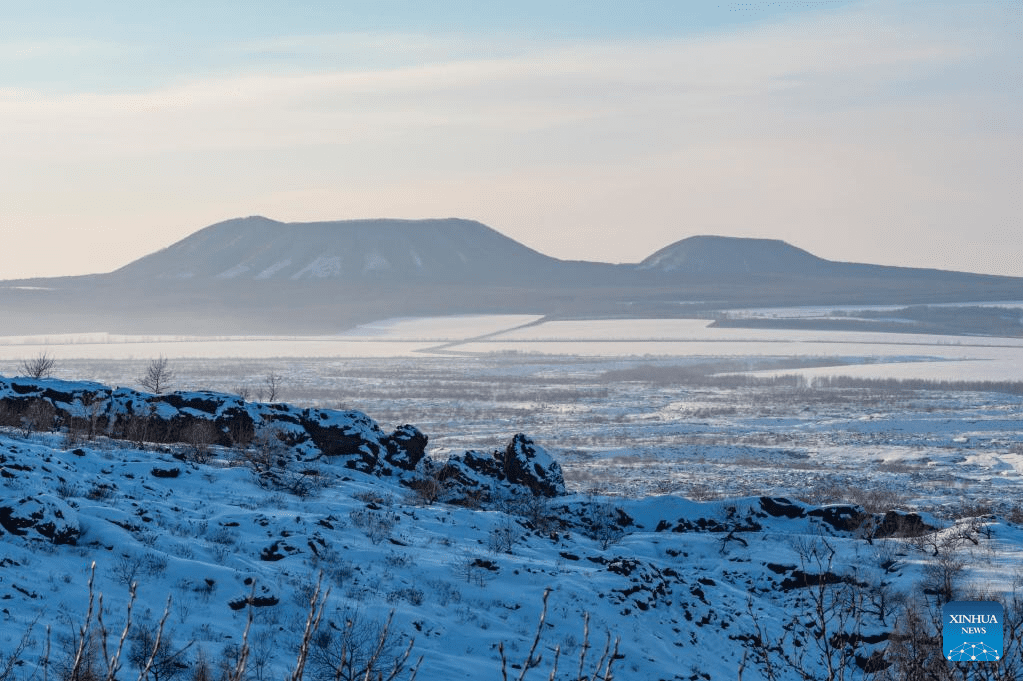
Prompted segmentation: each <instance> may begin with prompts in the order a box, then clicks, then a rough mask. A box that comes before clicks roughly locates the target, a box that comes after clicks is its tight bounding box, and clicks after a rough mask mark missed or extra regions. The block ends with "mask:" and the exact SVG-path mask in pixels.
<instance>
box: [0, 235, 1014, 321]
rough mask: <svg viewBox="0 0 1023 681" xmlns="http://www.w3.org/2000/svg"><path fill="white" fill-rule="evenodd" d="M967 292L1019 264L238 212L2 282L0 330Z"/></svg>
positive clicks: (586, 311) (709, 305)
mask: <svg viewBox="0 0 1023 681" xmlns="http://www.w3.org/2000/svg"><path fill="white" fill-rule="evenodd" d="M976 300H1023V278H1013V277H1003V276H995V275H983V274H972V273H963V272H950V271H944V270H929V269H915V268H900V267H890V266H882V265H869V264H859V263H843V262H835V261H831V260H826V259H823V258H820V257H818V256H816V255H813V254H812V253H809V252H807V251H805V250H803V249H800V248H798V247H796V246H792V245H791V244H788V243H786V242H784V241H780V240H776V239H749V238H743V237H722V236H714V235H700V236H692V237H688V238H685V239H682V240H679V241H676V242H674V243H672V244H669V245H668V246H666V247H664V248H662V249H660V250H658V251H656V252H655V253H653V254H651V255H650V256H649V257H647V258H645V259H644V260H643V261H641V262H639V263H626V264H611V263H604V262H589V261H581V260H562V259H558V258H554V257H551V256H548V255H545V254H543V253H541V252H539V251H536V250H534V249H532V248H530V247H528V246H526V245H524V244H522V243H520V242H518V241H516V240H514V239H511V238H510V237H508V236H505V235H503V234H501V233H500V232H498V231H497V230H494V229H493V228H491V227H488V226H487V225H484V224H483V223H481V222H477V221H474V220H466V219H462V218H436V219H427V220H399V219H384V218H381V219H367V220H342V221H321V222H306V223H302V222H293V223H284V222H279V221H277V220H272V219H270V218H266V217H262V216H250V217H246V218H235V219H232V220H227V221H224V222H220V223H216V224H214V225H210V226H208V227H205V228H203V229H201V230H199V231H197V232H195V233H193V234H191V235H189V236H187V237H185V238H184V239H181V240H179V241H178V242H176V243H174V244H171V245H170V246H167V247H166V248H163V249H160V250H159V251H155V252H154V253H151V254H149V255H146V256H144V257H142V258H139V259H137V260H135V261H133V262H131V263H128V264H127V265H125V266H123V267H121V268H119V269H117V270H115V271H113V272H110V273H106V274H94V275H85V276H80V277H60V278H48V279H42V278H40V279H29V280H24V279H23V280H15V281H6V282H0V315H3V317H4V319H5V321H7V322H8V324H7V326H8V329H10V330H9V331H8V333H52V332H63V331H95V330H97V329H100V330H107V331H112V332H123V333H139V332H144V333H154V332H156V333H177V332H189V333H199V334H207V333H243V334H244V333H267V332H279V333H333V332H337V331H340V330H343V329H345V328H350V327H352V326H355V325H358V324H362V323H366V322H369V321H373V320H376V319H383V318H387V317H400V316H437V315H447V314H505V313H511V314H538V313H542V314H544V315H547V316H552V317H574V318H579V317H583V318H585V317H643V316H646V317H650V316H653V317H678V316H680V315H685V314H692V313H693V312H694V311H698V310H700V309H705V310H713V309H727V308H730V307H750V306H782V305H790V306H791V305H820V304H835V305H841V304H861V303H862V304H926V303H934V302H964V301H976ZM680 303H684V305H683V306H682V307H680Z"/></svg>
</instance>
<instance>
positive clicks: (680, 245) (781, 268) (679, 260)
mask: <svg viewBox="0 0 1023 681" xmlns="http://www.w3.org/2000/svg"><path fill="white" fill-rule="evenodd" d="M828 264H830V263H829V261H827V260H824V259H822V258H818V257H817V256H815V255H813V254H811V253H808V252H806V251H804V250H803V249H801V248H796V247H795V246H792V245H789V244H787V243H785V242H784V241H780V240H778V239H742V238H737V237H728V236H692V237H689V238H688V239H682V240H681V241H676V242H675V243H673V244H671V245H670V246H665V247H664V248H662V249H661V250H659V251H657V252H656V253H654V254H653V255H651V256H649V257H647V258H646V259H644V260H643V261H642V262H641V263H639V264H638V265H637V266H636V267H637V269H639V270H647V271H656V272H663V273H665V274H681V275H687V274H699V275H720V274H726V273H727V274H734V273H743V274H780V273H788V274H791V273H800V274H810V273H818V272H821V271H823V269H824V268H825V267H826V266H827V265H828Z"/></svg>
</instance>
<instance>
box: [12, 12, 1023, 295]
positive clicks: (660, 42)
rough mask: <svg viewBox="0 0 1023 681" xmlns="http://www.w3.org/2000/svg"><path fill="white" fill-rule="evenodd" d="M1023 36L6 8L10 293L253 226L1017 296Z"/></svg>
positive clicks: (789, 15)
mask: <svg viewBox="0 0 1023 681" xmlns="http://www.w3.org/2000/svg"><path fill="white" fill-rule="evenodd" d="M803 5H808V6H806V7H804V6H803ZM1020 27H1021V15H1020V12H1019V11H1018V8H1013V7H1012V6H1010V5H1009V4H1006V3H1001V2H994V1H978V2H972V3H969V4H963V3H956V2H951V0H905V1H903V2H899V3H884V2H879V1H877V0H839V1H835V2H828V3H812V4H810V3H760V4H754V3H722V4H714V5H710V4H702V3H701V4H694V3H677V2H671V1H669V0H649V1H647V2H643V3H639V4H638V5H635V6H632V7H630V8H629V10H628V11H626V10H625V9H624V8H622V7H621V6H620V5H618V4H615V3H610V2H604V1H601V2H596V3H576V2H569V3H559V4H558V5H557V6H556V7H550V6H548V5H547V4H544V3H538V2H526V3H519V4H517V5H516V6H515V7H508V6H505V5H503V4H482V5H480V4H476V3H466V2H463V1H460V0H445V1H444V2H439V3H434V4H431V6H430V7H429V8H426V7H414V8H408V7H404V8H400V9H399V8H397V7H395V6H392V5H390V4H388V3H371V2H359V3H346V5H345V6H344V7H336V6H334V4H333V3H310V4H308V5H306V6H303V8H302V11H301V13H298V12H296V11H295V10H294V9H293V8H291V7H289V6H288V5H286V4H285V3H281V2H277V1H276V0H274V1H263V2H259V3H256V4H244V5H243V4H241V3H235V2H225V3H218V5H217V6H216V7H208V6H206V5H205V4H203V3H194V2H186V3H178V4H175V5H174V6H173V7H165V6H160V7H130V8H129V7H126V6H123V5H120V4H117V3H101V4H100V5H99V6H89V7H85V6H78V5H76V4H74V3H67V2H60V3H48V4H47V5H45V6H33V7H19V8H11V9H9V10H8V12H7V13H6V15H5V16H4V17H3V18H2V19H0V30H2V32H3V34H4V35H5V41H4V44H3V45H0V55H3V59H2V60H0V125H2V126H3V127H4V129H5V137H6V143H5V153H4V156H3V159H2V160H0V177H2V178H3V181H4V184H5V201H4V202H3V204H2V205H0V225H3V228H2V245H3V247H4V249H5V251H6V252H7V253H9V254H11V256H12V257H10V258H9V259H8V262H7V263H5V265H4V267H3V268H2V269H0V279H21V278H31V277H47V276H62V275H74V274H86V273H101V272H109V271H112V270H115V269H117V268H119V267H121V266H123V265H125V264H127V263H129V262H131V261H133V260H136V259H137V258H140V257H142V256H144V255H147V254H148V253H151V252H154V251H157V250H159V249H161V248H164V247H166V246H169V245H170V244H172V243H174V242H176V241H179V240H180V239H182V238H184V237H186V236H188V235H189V234H191V233H193V232H195V231H198V230H199V229H201V228H203V227H206V226H208V225H211V224H214V223H217V222H220V221H223V220H226V219H231V218H236V217H242V216H247V215H257V214H258V215H265V216H267V217H269V218H272V219H275V220H279V221H282V222H307V221H320V220H345V219H357V218H385V217H391V218H405V219H408V218H431V217H460V218H466V219H473V220H478V221H480V222H482V223H484V224H486V225H488V226H490V227H492V228H494V229H495V230H497V231H499V232H501V233H502V234H504V235H506V236H508V237H510V238H512V239H515V240H516V241H519V242H521V243H523V244H525V245H526V246H529V247H530V248H533V249H535V250H537V251H540V252H541V253H544V254H546V255H550V256H553V257H556V258H561V259H569V260H591V261H601V262H639V261H640V260H642V259H643V258H645V257H646V256H648V255H650V254H651V253H653V252H654V251H656V250H658V249H660V248H663V247H664V246H667V245H668V244H671V243H673V242H676V241H678V240H680V239H684V238H686V237H689V236H695V235H699V234H716V235H722V236H735V237H755V238H770V239H781V240H784V241H786V242H788V243H790V244H792V245H794V246H797V247H799V248H802V249H804V250H807V251H809V252H811V253H813V254H814V255H817V256H820V257H822V258H826V259H829V260H838V261H848V262H864V263H875V264H883V265H900V266H906V267H933V268H939V269H946V270H957V271H966V272H978V273H985V274H1003V275H1012V276H1023V257H1021V256H1023V252H1021V247H1020V245H1019V234H1021V233H1023V230H1021V225H1020V214H1021V212H1023V211H1021V208H1020V206H1021V203H1020V190H1021V187H1023V175H1021V170H1023V167H1021V164H1020V163H1019V157H1020V156H1019V150H1020V149H1021V148H1023V144H1021V142H1023V123H1021V120H1023V117H1021V116H1020V115H1019V113H1020V111H1019V109H1020V107H1019V102H1020V101H1021V97H1020V89H1019V88H1020V82H1021V79H1020V75H1021V69H1023V66H1021V64H1023V58H1021V57H1023V55H1021V54H1020V53H1021V51H1023V43H1021V41H1020V40H1019V32H1020Z"/></svg>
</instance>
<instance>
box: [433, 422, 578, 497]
mask: <svg viewBox="0 0 1023 681" xmlns="http://www.w3.org/2000/svg"><path fill="white" fill-rule="evenodd" d="M436 475H437V478H438V479H439V480H440V481H441V482H442V483H444V484H445V485H446V487H447V494H446V496H447V497H448V498H449V500H452V501H464V500H466V499H473V500H477V501H484V500H486V499H488V498H492V497H493V496H494V494H495V493H496V492H497V491H498V490H499V489H503V490H504V491H506V492H511V493H516V492H522V491H528V492H530V493H531V494H533V495H536V496H544V497H556V496H561V495H563V494H565V493H566V490H565V478H564V476H563V475H562V473H561V466H560V465H559V464H558V462H557V461H555V460H554V457H552V456H551V455H550V454H548V453H547V450H545V449H544V448H543V447H541V446H539V445H538V444H536V443H535V442H533V440H531V439H530V438H529V437H528V436H526V435H523V434H522V433H519V434H517V435H515V436H514V437H513V438H512V439H511V442H509V443H508V446H507V447H506V448H505V449H504V450H497V451H495V452H492V453H490V454H487V453H483V452H478V451H468V452H466V453H465V454H461V455H453V456H451V457H449V458H448V460H447V462H446V463H445V464H444V465H443V466H442V467H441V468H440V469H439V470H438V471H437V474H436Z"/></svg>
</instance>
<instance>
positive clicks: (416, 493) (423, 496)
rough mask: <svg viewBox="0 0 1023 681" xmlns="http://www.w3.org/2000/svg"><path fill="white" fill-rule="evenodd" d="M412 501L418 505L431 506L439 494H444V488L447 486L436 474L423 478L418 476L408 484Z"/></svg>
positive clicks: (438, 497)
mask: <svg viewBox="0 0 1023 681" xmlns="http://www.w3.org/2000/svg"><path fill="white" fill-rule="evenodd" d="M408 487H409V490H410V493H409V496H410V498H411V501H412V503H414V504H416V505H419V506H431V505H433V504H434V503H435V502H436V501H437V500H438V499H440V497H441V495H442V494H444V490H445V489H446V488H447V486H446V485H445V484H444V482H443V481H442V480H439V479H438V478H437V476H435V475H430V476H427V477H423V478H418V479H416V480H413V481H411V482H410V483H409V484H408Z"/></svg>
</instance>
